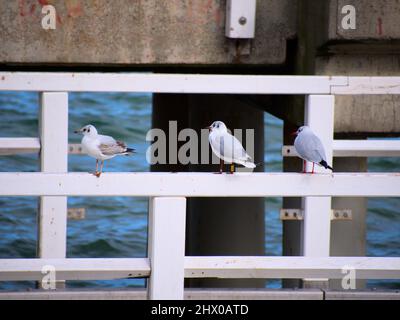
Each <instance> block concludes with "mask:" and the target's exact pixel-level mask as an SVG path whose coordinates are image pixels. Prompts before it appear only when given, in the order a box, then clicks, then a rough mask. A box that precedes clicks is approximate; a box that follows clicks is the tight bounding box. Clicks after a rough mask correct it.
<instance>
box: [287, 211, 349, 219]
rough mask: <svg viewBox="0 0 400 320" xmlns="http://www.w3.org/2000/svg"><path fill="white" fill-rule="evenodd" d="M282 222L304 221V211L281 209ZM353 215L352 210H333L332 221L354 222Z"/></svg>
mask: <svg viewBox="0 0 400 320" xmlns="http://www.w3.org/2000/svg"><path fill="white" fill-rule="evenodd" d="M280 219H281V220H304V211H303V210H301V209H281V210H280ZM352 219H353V215H352V212H351V210H350V209H340V210H339V209H333V210H331V220H352Z"/></svg>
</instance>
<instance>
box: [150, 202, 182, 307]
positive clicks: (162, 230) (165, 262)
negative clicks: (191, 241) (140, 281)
mask: <svg viewBox="0 0 400 320" xmlns="http://www.w3.org/2000/svg"><path fill="white" fill-rule="evenodd" d="M149 202H150V203H149V258H150V264H151V275H150V279H149V282H148V284H149V288H148V295H149V299H152V300H165V299H168V300H170V299H175V300H176V299H178V300H181V299H183V288H184V256H185V228H186V222H185V221H186V198H183V197H179V198H178V197H171V198H160V197H153V198H150V200H149Z"/></svg>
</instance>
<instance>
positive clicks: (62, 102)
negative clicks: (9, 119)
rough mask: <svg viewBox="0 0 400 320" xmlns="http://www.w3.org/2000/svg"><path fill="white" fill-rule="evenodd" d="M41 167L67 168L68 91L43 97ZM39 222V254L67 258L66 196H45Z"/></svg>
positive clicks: (46, 256)
mask: <svg viewBox="0 0 400 320" xmlns="http://www.w3.org/2000/svg"><path fill="white" fill-rule="evenodd" d="M39 124H40V139H41V146H42V148H41V153H40V166H41V171H42V172H46V173H47V172H50V173H55V172H57V173H66V172H67V171H68V158H67V157H68V94H67V93H65V92H43V93H41V96H40V121H39ZM39 207H40V212H39V222H38V229H39V230H38V256H39V257H41V258H64V257H65V255H66V241H67V240H66V237H67V198H66V197H64V196H61V197H51V196H42V197H41V198H40V206H39Z"/></svg>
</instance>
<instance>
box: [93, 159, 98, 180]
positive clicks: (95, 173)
mask: <svg viewBox="0 0 400 320" xmlns="http://www.w3.org/2000/svg"><path fill="white" fill-rule="evenodd" d="M98 167H99V160H97V159H96V171H95V172H94V173H93V174H94V175H95V176H97V170H98Z"/></svg>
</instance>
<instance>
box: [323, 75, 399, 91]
mask: <svg viewBox="0 0 400 320" xmlns="http://www.w3.org/2000/svg"><path fill="white" fill-rule="evenodd" d="M331 94H340V95H344V94H352V95H354V94H400V77H348V85H345V86H343V85H339V86H337V85H333V86H332V90H331Z"/></svg>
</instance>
